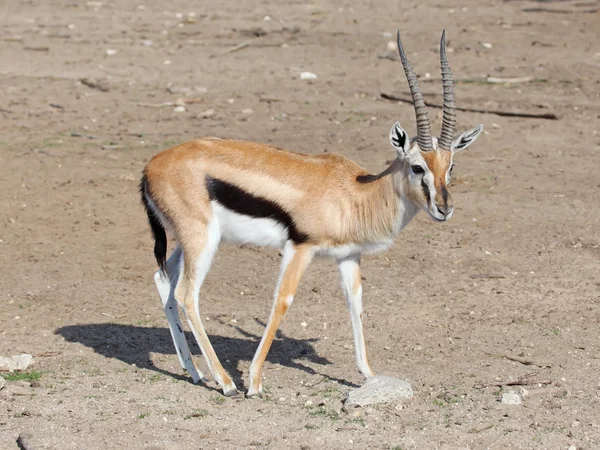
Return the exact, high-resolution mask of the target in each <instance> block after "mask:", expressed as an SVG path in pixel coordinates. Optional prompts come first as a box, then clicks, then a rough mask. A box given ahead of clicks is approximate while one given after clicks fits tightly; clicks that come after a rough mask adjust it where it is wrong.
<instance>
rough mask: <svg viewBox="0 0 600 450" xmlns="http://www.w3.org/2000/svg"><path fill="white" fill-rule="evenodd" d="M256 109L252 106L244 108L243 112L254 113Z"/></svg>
mask: <svg viewBox="0 0 600 450" xmlns="http://www.w3.org/2000/svg"><path fill="white" fill-rule="evenodd" d="M253 112H254V110H253V109H252V108H246V109H242V114H252V113H253Z"/></svg>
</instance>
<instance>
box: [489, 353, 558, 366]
mask: <svg viewBox="0 0 600 450" xmlns="http://www.w3.org/2000/svg"><path fill="white" fill-rule="evenodd" d="M485 353H486V355H489V356H496V357H498V358H506V359H510V360H511V361H516V362H520V363H521V364H523V365H525V366H538V367H542V368H544V367H552V364H550V363H545V362H539V361H534V360H533V359H527V358H522V357H521V356H516V355H509V354H508V353H488V352H485Z"/></svg>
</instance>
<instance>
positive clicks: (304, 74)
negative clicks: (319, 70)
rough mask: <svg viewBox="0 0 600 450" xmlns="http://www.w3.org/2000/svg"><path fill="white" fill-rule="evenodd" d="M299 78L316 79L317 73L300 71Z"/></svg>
mask: <svg viewBox="0 0 600 450" xmlns="http://www.w3.org/2000/svg"><path fill="white" fill-rule="evenodd" d="M300 79H301V80H316V79H317V75H316V74H314V73H312V72H301V73H300Z"/></svg>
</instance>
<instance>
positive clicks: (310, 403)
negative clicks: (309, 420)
mask: <svg viewBox="0 0 600 450" xmlns="http://www.w3.org/2000/svg"><path fill="white" fill-rule="evenodd" d="M312 405H313V402H312V400H306V402H305V403H304V406H312Z"/></svg>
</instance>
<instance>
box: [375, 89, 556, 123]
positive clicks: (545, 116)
mask: <svg viewBox="0 0 600 450" xmlns="http://www.w3.org/2000/svg"><path fill="white" fill-rule="evenodd" d="M381 97H382V98H385V99H386V100H393V101H396V102H402V103H410V104H411V105H412V99H411V98H408V97H398V96H396V95H391V94H386V93H385V92H382V93H381ZM425 105H426V106H429V107H430V108H443V107H444V105H440V104H438V103H434V102H432V101H430V100H425ZM456 110H458V111H466V112H476V113H482V114H495V115H497V116H504V117H525V118H530V119H548V120H558V116H557V115H556V114H554V113H526V112H518V111H501V110H494V109H479V108H461V107H458V106H457V107H456Z"/></svg>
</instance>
